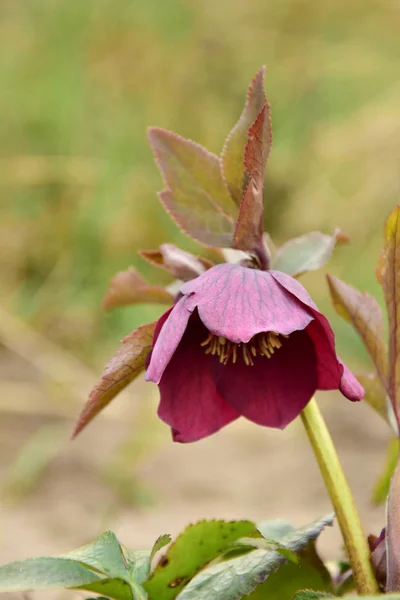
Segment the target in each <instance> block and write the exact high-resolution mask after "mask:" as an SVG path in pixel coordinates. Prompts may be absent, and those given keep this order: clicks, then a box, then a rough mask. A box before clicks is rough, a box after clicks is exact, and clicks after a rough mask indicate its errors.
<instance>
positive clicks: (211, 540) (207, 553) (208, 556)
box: [144, 521, 259, 600]
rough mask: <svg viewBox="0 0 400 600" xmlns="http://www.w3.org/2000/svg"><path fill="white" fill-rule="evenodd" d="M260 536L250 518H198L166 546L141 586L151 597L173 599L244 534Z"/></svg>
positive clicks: (154, 599) (152, 599)
mask: <svg viewBox="0 0 400 600" xmlns="http://www.w3.org/2000/svg"><path fill="white" fill-rule="evenodd" d="M255 535H259V534H258V532H257V530H256V527H255V525H254V523H251V522H250V521H231V522H226V521H200V522H199V523H196V524H194V525H189V526H188V527H187V528H186V529H185V531H184V532H183V533H181V535H180V536H179V537H178V538H177V539H176V541H175V542H174V543H173V544H172V545H171V546H170V547H169V549H168V551H167V553H166V554H165V556H163V557H162V559H161V560H160V562H159V563H158V565H157V567H156V568H155V570H154V571H153V573H152V575H151V577H150V579H149V581H148V582H147V583H146V584H145V585H144V587H145V589H146V590H147V592H148V593H149V596H150V599H151V600H158V598H163V599H164V598H165V600H170V599H172V598H176V596H177V595H178V594H179V592H180V591H181V590H182V588H183V587H184V586H185V585H186V584H187V583H188V581H190V580H191V579H192V577H193V576H194V575H195V574H196V573H198V571H199V570H200V569H201V568H203V567H204V566H205V565H206V564H208V563H209V562H211V561H212V560H214V559H216V558H217V557H218V556H220V555H221V554H223V553H224V552H226V551H227V549H228V548H229V547H230V546H231V545H232V544H233V543H234V542H236V541H237V540H239V539H240V538H243V537H249V536H255Z"/></svg>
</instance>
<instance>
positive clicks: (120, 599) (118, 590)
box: [79, 579, 146, 600]
mask: <svg viewBox="0 0 400 600" xmlns="http://www.w3.org/2000/svg"><path fill="white" fill-rule="evenodd" d="M79 589H81V590H86V591H88V592H95V593H97V594H103V595H104V596H106V597H107V598H114V599H115V600H139V599H140V596H139V598H138V599H137V598H135V597H134V596H133V595H132V589H131V586H130V585H129V583H127V582H126V581H123V580H122V579H101V580H100V581H95V582H94V583H89V584H88V585H83V586H80V587H79ZM145 597H146V596H143V598H145ZM97 600H98V599H97Z"/></svg>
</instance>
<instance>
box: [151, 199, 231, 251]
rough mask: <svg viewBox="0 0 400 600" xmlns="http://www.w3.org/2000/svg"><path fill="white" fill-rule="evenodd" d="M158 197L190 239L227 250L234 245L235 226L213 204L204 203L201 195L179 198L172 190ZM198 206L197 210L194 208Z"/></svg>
mask: <svg viewBox="0 0 400 600" xmlns="http://www.w3.org/2000/svg"><path fill="white" fill-rule="evenodd" d="M158 197H159V199H160V202H161V204H162V205H163V206H164V208H165V210H166V211H167V213H168V214H169V215H170V216H171V218H172V219H173V220H174V221H175V223H176V224H177V225H178V227H179V228H180V229H181V230H182V231H183V233H185V234H186V235H187V236H188V237H191V238H192V239H194V240H196V241H197V242H199V244H202V245H203V246H211V247H215V246H216V247H219V248H226V247H230V246H231V245H232V237H233V224H232V223H231V222H230V221H228V220H227V218H226V217H225V216H224V215H223V214H221V213H218V212H215V210H214V208H212V206H211V204H208V205H206V204H205V203H203V198H202V196H201V194H200V195H197V196H196V194H195V193H193V195H192V196H191V198H190V199H189V197H187V198H186V200H187V201H186V200H182V198H178V197H177V196H176V195H175V194H174V193H173V192H171V190H163V191H162V192H159V194H158ZM194 206H196V208H194Z"/></svg>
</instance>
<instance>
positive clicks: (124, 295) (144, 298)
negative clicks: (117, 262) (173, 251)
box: [103, 267, 174, 311]
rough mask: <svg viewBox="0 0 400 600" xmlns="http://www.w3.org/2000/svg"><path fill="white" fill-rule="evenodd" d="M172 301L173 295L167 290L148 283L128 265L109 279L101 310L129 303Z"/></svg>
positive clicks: (108, 309)
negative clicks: (124, 269)
mask: <svg viewBox="0 0 400 600" xmlns="http://www.w3.org/2000/svg"><path fill="white" fill-rule="evenodd" d="M173 301H174V297H173V296H172V294H170V293H169V292H168V291H167V290H165V289H164V288H163V287H160V286H156V285H149V284H148V283H147V282H146V280H145V279H144V278H143V277H142V276H141V275H140V274H139V273H138V272H137V271H136V269H134V268H133V267H130V268H129V269H128V270H127V271H120V272H119V273H117V274H116V275H115V276H114V277H113V278H112V279H111V281H110V287H109V290H108V291H107V293H106V295H105V296H104V299H103V310H105V311H110V310H114V309H115V308H121V307H122V306H128V305H129V304H143V303H144V304H147V303H148V304H172V303H173Z"/></svg>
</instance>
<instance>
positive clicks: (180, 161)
mask: <svg viewBox="0 0 400 600" xmlns="http://www.w3.org/2000/svg"><path fill="white" fill-rule="evenodd" d="M148 136H149V141H150V145H151V147H152V149H153V152H154V156H155V159H156V162H157V165H158V167H159V169H160V171H161V173H162V176H163V179H164V182H165V184H166V187H167V189H166V190H164V191H163V192H161V193H160V194H159V197H160V200H161V202H162V203H163V205H164V206H165V208H166V210H167V211H168V213H169V214H170V215H171V217H172V218H173V219H174V220H175V222H176V223H177V224H178V225H179V227H180V228H181V229H182V230H183V231H184V232H185V233H186V234H187V235H189V236H190V237H192V238H194V239H195V240H197V241H198V242H200V243H202V244H205V245H206V246H221V247H224V246H230V245H231V241H232V233H233V220H234V219H235V218H236V215H237V207H236V205H235V203H234V202H233V200H232V198H231V197H230V195H229V192H228V190H227V188H226V186H225V183H224V180H223V178H222V173H221V165H220V159H219V158H218V157H217V156H215V155H214V154H212V153H211V152H208V151H207V150H205V148H203V147H202V146H200V145H199V144H196V143H195V142H192V141H191V140H186V139H184V138H182V137H180V136H179V135H176V134H175V133H172V132H170V131H165V130H164V129H158V128H150V129H149V134H148Z"/></svg>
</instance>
